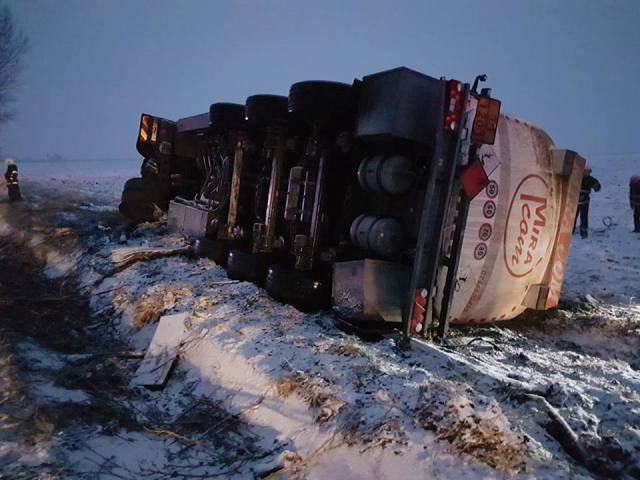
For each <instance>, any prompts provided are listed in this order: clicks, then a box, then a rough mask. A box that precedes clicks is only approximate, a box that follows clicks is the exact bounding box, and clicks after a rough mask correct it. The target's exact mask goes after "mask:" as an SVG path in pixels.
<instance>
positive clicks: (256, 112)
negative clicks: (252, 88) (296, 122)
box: [245, 95, 289, 128]
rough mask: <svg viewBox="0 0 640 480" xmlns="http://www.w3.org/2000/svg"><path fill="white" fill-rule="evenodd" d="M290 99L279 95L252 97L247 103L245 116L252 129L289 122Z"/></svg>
mask: <svg viewBox="0 0 640 480" xmlns="http://www.w3.org/2000/svg"><path fill="white" fill-rule="evenodd" d="M288 108H289V99H288V98H287V97H282V96H279V95H252V96H250V97H249V98H247V101H246V103H245V116H246V119H247V122H248V124H249V126H251V127H252V128H264V127H266V126H267V125H273V124H276V123H283V122H285V121H286V120H287V114H288V113H289V111H288Z"/></svg>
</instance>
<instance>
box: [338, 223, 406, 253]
mask: <svg viewBox="0 0 640 480" xmlns="http://www.w3.org/2000/svg"><path fill="white" fill-rule="evenodd" d="M349 234H350V236H351V242H352V243H353V244H354V245H356V246H358V247H360V248H363V249H365V250H370V251H373V252H376V253H378V254H379V255H382V256H384V257H393V256H395V255H397V254H398V253H400V252H401V251H402V247H403V244H404V228H403V226H402V224H401V223H400V222H399V221H398V220H396V219H395V218H390V217H375V216H372V215H360V216H358V217H356V219H355V220H354V221H353V223H352V224H351V228H350V229H349Z"/></svg>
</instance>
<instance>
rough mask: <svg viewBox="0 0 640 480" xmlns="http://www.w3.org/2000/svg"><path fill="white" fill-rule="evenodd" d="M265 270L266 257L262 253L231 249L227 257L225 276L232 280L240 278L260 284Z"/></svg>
mask: <svg viewBox="0 0 640 480" xmlns="http://www.w3.org/2000/svg"><path fill="white" fill-rule="evenodd" d="M266 272H267V258H266V257H265V256H264V255H260V254H253V253H249V252H243V251H242V250H231V251H230V252H229V256H228V257H227V276H228V277H229V278H231V279H232V280H242V281H245V282H254V283H258V284H261V283H263V282H264V277H265V274H266Z"/></svg>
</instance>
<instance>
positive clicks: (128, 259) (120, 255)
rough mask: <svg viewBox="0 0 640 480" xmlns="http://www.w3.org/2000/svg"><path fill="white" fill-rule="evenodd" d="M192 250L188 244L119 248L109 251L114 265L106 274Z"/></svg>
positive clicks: (113, 273)
mask: <svg viewBox="0 0 640 480" xmlns="http://www.w3.org/2000/svg"><path fill="white" fill-rule="evenodd" d="M192 250H193V249H192V248H191V246H190V245H187V246H184V247H178V248H144V247H139V248H119V249H117V250H114V251H113V252H112V253H111V260H112V261H113V262H114V263H115V265H114V267H113V268H112V269H111V271H110V272H109V273H108V275H107V276H111V275H115V274H116V273H119V272H121V271H123V270H125V269H127V268H129V267H130V266H131V265H133V264H135V263H138V262H147V261H149V260H155V259H157V258H166V257H177V256H180V255H191V253H192Z"/></svg>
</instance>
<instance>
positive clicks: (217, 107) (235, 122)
mask: <svg viewBox="0 0 640 480" xmlns="http://www.w3.org/2000/svg"><path fill="white" fill-rule="evenodd" d="M244 116H245V111H244V105H240V104H239V103H214V104H213V105H211V107H210V108H209V121H210V122H211V126H212V127H213V128H215V129H217V130H227V129H228V130H240V129H242V128H244V126H245V120H244Z"/></svg>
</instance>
